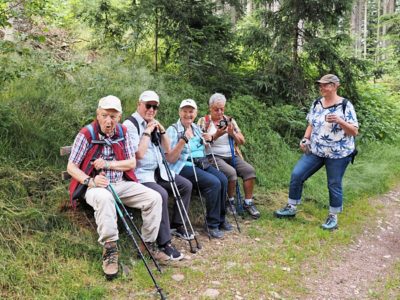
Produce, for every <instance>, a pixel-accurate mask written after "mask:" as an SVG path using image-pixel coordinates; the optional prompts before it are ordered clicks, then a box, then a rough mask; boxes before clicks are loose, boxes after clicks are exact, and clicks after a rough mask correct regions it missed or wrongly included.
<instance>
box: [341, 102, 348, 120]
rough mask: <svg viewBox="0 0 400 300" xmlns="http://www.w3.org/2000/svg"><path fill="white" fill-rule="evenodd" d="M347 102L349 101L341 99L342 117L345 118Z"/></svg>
mask: <svg viewBox="0 0 400 300" xmlns="http://www.w3.org/2000/svg"><path fill="white" fill-rule="evenodd" d="M347 102H349V100H348V99H346V98H343V101H342V110H343V115H345V116H346V106H347Z"/></svg>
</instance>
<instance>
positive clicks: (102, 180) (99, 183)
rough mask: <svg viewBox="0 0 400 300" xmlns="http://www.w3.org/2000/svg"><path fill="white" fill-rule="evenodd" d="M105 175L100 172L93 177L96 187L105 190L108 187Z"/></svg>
mask: <svg viewBox="0 0 400 300" xmlns="http://www.w3.org/2000/svg"><path fill="white" fill-rule="evenodd" d="M105 175H106V173H104V171H101V172H100V174H99V175H96V176H95V177H94V179H93V182H94V184H95V185H96V187H101V188H106V187H107V186H108V185H109V181H108V179H107V177H106V176H105Z"/></svg>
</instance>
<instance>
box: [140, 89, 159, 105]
mask: <svg viewBox="0 0 400 300" xmlns="http://www.w3.org/2000/svg"><path fill="white" fill-rule="evenodd" d="M139 101H143V102H148V101H155V102H157V103H160V97H159V96H158V95H157V93H156V92H154V91H144V92H143V93H141V94H140V96H139Z"/></svg>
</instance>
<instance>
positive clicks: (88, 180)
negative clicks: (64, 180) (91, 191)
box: [83, 177, 92, 186]
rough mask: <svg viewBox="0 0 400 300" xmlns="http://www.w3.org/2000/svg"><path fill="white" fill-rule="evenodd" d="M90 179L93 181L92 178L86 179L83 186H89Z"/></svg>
mask: <svg viewBox="0 0 400 300" xmlns="http://www.w3.org/2000/svg"><path fill="white" fill-rule="evenodd" d="M90 179H92V177H88V178H86V179H85V180H84V181H83V185H86V186H89V182H90Z"/></svg>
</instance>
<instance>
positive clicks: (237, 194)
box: [228, 136, 244, 215]
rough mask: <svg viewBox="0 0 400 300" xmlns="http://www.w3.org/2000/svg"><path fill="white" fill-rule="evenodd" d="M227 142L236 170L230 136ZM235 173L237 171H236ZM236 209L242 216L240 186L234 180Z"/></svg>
mask: <svg viewBox="0 0 400 300" xmlns="http://www.w3.org/2000/svg"><path fill="white" fill-rule="evenodd" d="M228 140H229V147H230V148H231V156H232V167H233V168H234V169H235V170H236V159H235V150H234V145H233V138H232V137H231V136H228ZM236 172H237V170H236ZM236 198H237V199H236V207H237V210H238V213H239V214H240V215H243V213H244V210H243V199H242V195H241V193H240V186H239V180H236Z"/></svg>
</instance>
